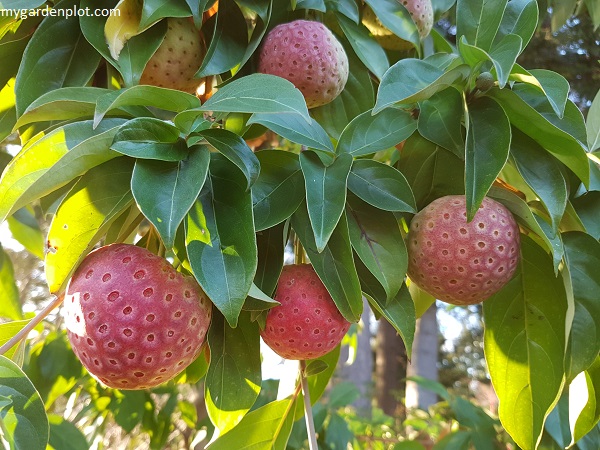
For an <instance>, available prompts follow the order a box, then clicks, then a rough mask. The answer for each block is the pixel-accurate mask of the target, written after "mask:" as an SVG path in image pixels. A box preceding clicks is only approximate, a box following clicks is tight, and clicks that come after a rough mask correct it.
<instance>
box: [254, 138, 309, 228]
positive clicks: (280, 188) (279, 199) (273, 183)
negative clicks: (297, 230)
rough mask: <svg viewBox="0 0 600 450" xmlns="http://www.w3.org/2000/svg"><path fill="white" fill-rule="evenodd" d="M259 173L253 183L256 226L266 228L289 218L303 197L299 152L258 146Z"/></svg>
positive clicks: (302, 178)
mask: <svg viewBox="0 0 600 450" xmlns="http://www.w3.org/2000/svg"><path fill="white" fill-rule="evenodd" d="M256 156H257V158H258V160H259V161H260V167H261V170H260V175H259V176H258V178H257V180H256V182H255V183H254V185H253V186H252V205H253V210H254V220H255V228H256V230H257V231H261V230H266V229H267V228H271V227H272V226H274V225H277V224H279V223H281V222H283V221H284V220H286V219H287V218H289V217H290V216H291V215H292V214H293V213H294V211H296V209H298V206H300V203H302V200H304V196H305V189H304V186H303V185H304V177H303V176H302V171H301V170H300V164H299V162H298V155H296V154H294V153H290V152H284V151H281V150H261V151H260V152H257V153H256Z"/></svg>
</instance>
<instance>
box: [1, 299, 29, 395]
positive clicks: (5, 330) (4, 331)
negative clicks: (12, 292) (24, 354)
mask: <svg viewBox="0 0 600 450" xmlns="http://www.w3.org/2000/svg"><path fill="white" fill-rule="evenodd" d="M3 306H4V305H3ZM18 313H19V316H18V317H19V319H21V318H22V317H23V315H22V313H21V305H20V304H19V310H18ZM2 317H8V316H5V315H4V314H3V315H2ZM30 321H31V319H27V320H13V321H10V322H4V323H2V324H0V345H4V344H6V343H7V342H8V341H9V340H10V339H11V338H12V337H13V336H15V335H16V334H17V333H18V332H19V331H21V330H22V329H23V328H25V327H26V326H27V324H29V322H30ZM18 346H19V344H15V345H14V346H13V347H12V348H10V349H8V350H7V351H6V352H5V353H4V356H5V357H7V358H10V359H13V358H14V356H15V353H16V352H17V348H18ZM0 385H1V383H0Z"/></svg>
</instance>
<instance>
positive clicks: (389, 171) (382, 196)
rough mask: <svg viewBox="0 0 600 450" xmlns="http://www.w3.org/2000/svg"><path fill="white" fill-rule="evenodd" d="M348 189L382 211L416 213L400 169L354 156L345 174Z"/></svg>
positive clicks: (412, 199) (411, 195)
mask: <svg viewBox="0 0 600 450" xmlns="http://www.w3.org/2000/svg"><path fill="white" fill-rule="evenodd" d="M348 189H350V191H352V193H354V194H356V195H357V196H358V197H360V198H361V199H362V200H364V201H365V202H367V203H369V204H371V205H373V206H375V207H376V208H379V209H383V210H385V211H401V212H416V205H415V199H414V197H413V194H412V191H411V189H410V186H409V185H408V182H407V181H406V179H405V178H404V176H403V175H402V173H401V172H399V171H398V170H396V169H395V168H394V167H391V166H388V165H387V164H383V163H380V162H377V161H373V160H370V159H358V160H356V161H354V163H353V164H352V170H351V171H350V174H349V175H348Z"/></svg>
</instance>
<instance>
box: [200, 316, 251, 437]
mask: <svg viewBox="0 0 600 450" xmlns="http://www.w3.org/2000/svg"><path fill="white" fill-rule="evenodd" d="M208 345H209V347H210V366H209V368H208V373H207V374H206V381H205V384H204V386H205V398H206V408H207V411H208V415H209V417H210V420H211V421H212V423H213V424H214V425H215V426H216V427H217V428H218V429H219V432H220V433H221V434H224V433H227V432H228V431H230V430H231V429H233V428H234V427H235V426H236V425H237V424H238V423H240V421H241V420H242V419H243V417H244V416H245V415H246V413H247V412H248V411H249V410H250V408H251V407H252V405H253V404H254V402H255V400H256V398H257V397H258V393H259V392H260V384H261V367H260V336H259V330H258V324H257V323H256V322H251V321H250V318H249V315H248V314H245V315H242V316H241V317H240V321H239V323H238V326H237V328H230V327H229V326H228V325H227V323H226V322H225V319H224V317H223V316H222V315H220V314H215V315H214V317H213V321H212V323H211V326H210V330H209V334H208Z"/></svg>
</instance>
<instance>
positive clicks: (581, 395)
mask: <svg viewBox="0 0 600 450" xmlns="http://www.w3.org/2000/svg"><path fill="white" fill-rule="evenodd" d="M573 412H574V413H578V414H577V415H576V420H574V421H573V420H571V424H570V425H571V434H572V436H573V439H572V442H570V443H568V444H571V445H572V444H573V443H575V442H578V441H579V440H580V439H581V438H583V437H584V436H585V435H586V434H588V433H589V432H590V431H592V429H594V428H596V427H597V425H598V420H600V357H596V359H595V361H594V363H593V364H592V365H591V366H590V367H589V368H588V369H587V370H586V371H585V372H582V373H580V374H579V375H577V377H576V378H575V379H574V380H573V382H572V383H571V385H570V386H569V415H570V416H575V414H573Z"/></svg>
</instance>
